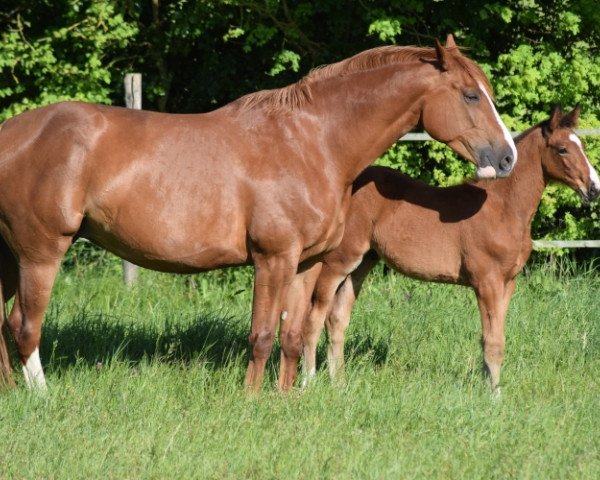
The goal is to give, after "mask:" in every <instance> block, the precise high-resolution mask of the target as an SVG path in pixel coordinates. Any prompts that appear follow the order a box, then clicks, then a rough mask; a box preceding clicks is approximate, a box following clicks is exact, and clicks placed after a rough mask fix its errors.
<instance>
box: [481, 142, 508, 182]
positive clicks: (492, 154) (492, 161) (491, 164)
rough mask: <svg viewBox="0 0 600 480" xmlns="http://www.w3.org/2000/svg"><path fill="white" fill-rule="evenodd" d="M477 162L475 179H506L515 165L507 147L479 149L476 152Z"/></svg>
mask: <svg viewBox="0 0 600 480" xmlns="http://www.w3.org/2000/svg"><path fill="white" fill-rule="evenodd" d="M477 160H478V166H477V178H496V177H499V178H502V177H507V176H508V175H509V174H510V172H512V169H513V167H514V166H515V163H516V162H515V157H514V155H513V151H512V149H511V148H510V147H509V146H506V147H505V148H502V149H493V148H492V147H484V148H480V149H478V150H477Z"/></svg>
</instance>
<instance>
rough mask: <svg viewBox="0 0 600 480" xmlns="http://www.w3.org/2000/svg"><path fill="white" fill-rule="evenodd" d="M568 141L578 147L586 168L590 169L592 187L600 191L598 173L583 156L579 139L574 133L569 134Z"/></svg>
mask: <svg viewBox="0 0 600 480" xmlns="http://www.w3.org/2000/svg"><path fill="white" fill-rule="evenodd" d="M569 140H571V141H572V142H573V143H574V144H575V145H577V146H578V147H579V150H580V151H581V154H582V155H583V158H585V161H586V162H587V165H588V168H589V169H590V180H591V181H592V184H593V185H594V187H596V190H600V179H599V178H598V173H597V172H596V169H595V168H594V167H593V166H592V163H591V162H590V160H589V158H588V157H587V155H586V154H585V151H584V150H583V144H582V143H581V140H579V137H578V136H577V135H575V134H574V133H571V134H569Z"/></svg>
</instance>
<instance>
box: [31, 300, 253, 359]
mask: <svg viewBox="0 0 600 480" xmlns="http://www.w3.org/2000/svg"><path fill="white" fill-rule="evenodd" d="M246 323H247V322H245V321H241V320H240V319H239V318H234V317H231V316H227V315H220V314H205V315H200V316H196V317H194V318H174V319H172V320H167V321H164V322H161V323H160V325H159V324H158V322H157V325H156V326H154V325H148V324H144V325H142V324H141V323H140V324H136V323H135V321H127V322H122V321H118V320H116V319H115V318H114V317H111V316H108V315H105V314H90V313H88V312H85V311H83V312H80V313H79V314H77V316H76V318H74V319H73V320H72V321H70V322H68V323H65V324H61V325H59V324H58V323H57V322H56V321H54V320H53V319H52V318H49V319H48V320H47V321H46V322H45V323H44V327H43V333H42V342H41V352H42V354H43V356H44V358H45V362H44V363H46V364H47V366H48V367H49V368H50V369H55V368H57V369H59V368H64V367H69V366H72V365H75V364H80V363H81V362H84V363H87V364H89V365H91V366H92V365H93V366H95V365H97V364H98V362H101V363H104V362H107V361H110V360H111V359H118V360H121V361H131V362H133V363H137V362H139V361H140V360H142V359H143V358H147V359H150V360H160V361H161V362H166V363H182V362H183V363H185V362H189V361H192V360H194V359H198V358H200V359H202V361H203V362H205V363H207V364H208V365H211V366H212V367H213V368H215V369H217V368H221V367H223V366H224V365H226V364H227V363H228V362H230V361H231V360H234V359H236V358H238V357H240V356H242V357H245V356H246V355H247V351H248V325H246Z"/></svg>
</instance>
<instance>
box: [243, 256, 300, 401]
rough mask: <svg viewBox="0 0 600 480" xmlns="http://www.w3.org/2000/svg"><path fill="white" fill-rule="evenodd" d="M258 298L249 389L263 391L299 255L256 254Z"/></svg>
mask: <svg viewBox="0 0 600 480" xmlns="http://www.w3.org/2000/svg"><path fill="white" fill-rule="evenodd" d="M252 258H253V260H254V270H255V276H254V298H253V302H252V328H251V332H250V336H249V337H248V340H249V342H250V361H249V363H248V369H247V370H246V380H245V383H246V386H247V387H249V388H251V389H252V390H254V391H258V390H260V386H261V383H262V379H263V376H264V373H265V366H266V364H267V359H268V358H269V355H270V354H271V350H272V349H273V340H274V339H275V330H276V329H277V322H278V320H279V319H280V317H281V316H283V315H282V314H283V312H284V311H285V300H286V298H287V294H288V290H289V288H290V284H291V283H292V280H293V279H294V276H295V274H296V270H297V268H298V255H294V254H279V255H262V254H257V253H255V254H253V256H252Z"/></svg>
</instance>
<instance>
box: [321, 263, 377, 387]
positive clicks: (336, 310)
mask: <svg viewBox="0 0 600 480" xmlns="http://www.w3.org/2000/svg"><path fill="white" fill-rule="evenodd" d="M377 261H378V259H376V258H369V257H365V259H364V260H363V262H362V263H361V264H360V265H359V266H358V268H357V269H356V270H355V271H354V272H352V273H351V274H350V275H349V276H348V277H347V278H346V280H345V281H344V283H342V285H341V286H340V288H339V289H338V291H337V293H336V294H335V299H334V302H333V306H332V307H331V311H330V312H329V315H328V316H327V319H326V320H325V328H326V329H327V337H328V339H329V346H328V347H327V365H328V367H329V375H330V377H331V378H340V379H342V378H343V375H344V336H345V333H346V329H347V328H348V325H349V324H350V317H351V315H352V307H353V305H354V302H356V299H357V298H358V295H359V294H360V289H361V288H362V285H363V282H364V281H365V278H366V277H367V275H368V274H369V272H370V271H371V270H372V269H373V267H374V266H375V265H376V264H377Z"/></svg>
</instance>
